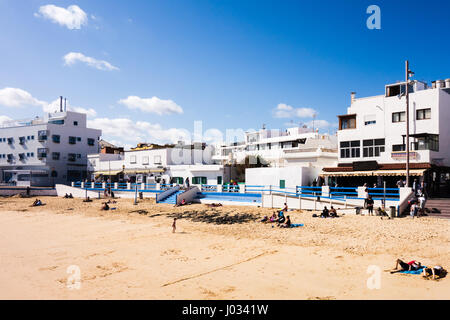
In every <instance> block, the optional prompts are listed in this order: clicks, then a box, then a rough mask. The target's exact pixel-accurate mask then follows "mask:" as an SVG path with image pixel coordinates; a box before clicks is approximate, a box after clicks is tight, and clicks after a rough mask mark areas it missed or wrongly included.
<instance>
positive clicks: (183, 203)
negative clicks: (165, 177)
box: [174, 199, 186, 207]
mask: <svg viewBox="0 0 450 320" xmlns="http://www.w3.org/2000/svg"><path fill="white" fill-rule="evenodd" d="M184 205H186V200H185V199H182V200H181V203H180V204H175V205H174V207H180V206H184Z"/></svg>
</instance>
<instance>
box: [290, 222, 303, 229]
mask: <svg viewBox="0 0 450 320" xmlns="http://www.w3.org/2000/svg"><path fill="white" fill-rule="evenodd" d="M303 226H304V224H303V223H292V224H291V228H297V227H303Z"/></svg>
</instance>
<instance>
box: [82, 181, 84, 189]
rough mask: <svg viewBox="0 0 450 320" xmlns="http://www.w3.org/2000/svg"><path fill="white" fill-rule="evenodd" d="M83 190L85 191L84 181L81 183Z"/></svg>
mask: <svg viewBox="0 0 450 320" xmlns="http://www.w3.org/2000/svg"><path fill="white" fill-rule="evenodd" d="M81 189H84V181H81Z"/></svg>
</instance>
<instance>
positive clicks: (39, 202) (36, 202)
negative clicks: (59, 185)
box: [31, 199, 43, 207]
mask: <svg viewBox="0 0 450 320" xmlns="http://www.w3.org/2000/svg"><path fill="white" fill-rule="evenodd" d="M42 205H43V203H42V201H41V200H39V199H36V200H34V202H33V204H32V205H31V206H32V207H38V206H42Z"/></svg>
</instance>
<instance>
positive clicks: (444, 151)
mask: <svg viewBox="0 0 450 320" xmlns="http://www.w3.org/2000/svg"><path fill="white" fill-rule="evenodd" d="M408 91H409V92H410V94H409V108H410V109H409V119H410V123H409V127H410V132H409V135H410V175H411V179H410V181H411V183H412V181H414V179H417V181H418V182H420V181H424V182H425V183H426V184H427V185H428V187H429V188H430V191H433V190H434V191H435V192H436V191H437V190H438V189H439V188H440V187H445V186H446V184H447V185H448V181H449V173H450V146H449V139H450V138H449V137H450V125H449V124H450V79H447V80H445V81H442V80H440V81H435V82H433V84H432V86H431V87H429V86H428V85H427V84H426V83H424V82H421V81H414V82H413V83H412V84H411V85H410V86H409V89H408ZM404 93H405V82H403V83H395V84H390V85H386V86H385V93H384V94H383V95H378V96H373V97H364V98H359V99H356V98H355V94H354V93H352V97H351V104H350V107H348V109H347V114H345V115H340V116H339V131H338V135H337V137H338V143H339V161H338V165H337V166H335V167H326V168H324V170H323V175H324V176H325V177H327V178H328V179H327V180H328V182H330V183H331V182H337V183H338V184H339V185H341V186H343V185H346V184H349V185H355V184H356V183H362V182H366V183H368V184H369V185H371V186H372V185H373V184H374V183H377V184H378V185H379V186H381V185H382V182H383V181H386V182H387V183H388V186H395V183H396V181H398V180H399V179H405V177H406V156H407V155H406V140H405V137H406V111H405V110H406V101H405V96H404Z"/></svg>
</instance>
